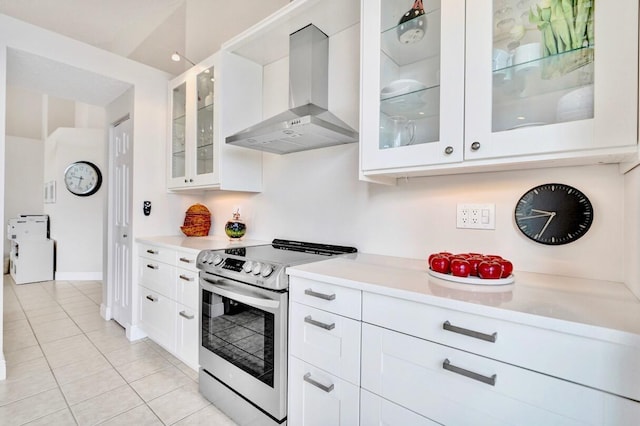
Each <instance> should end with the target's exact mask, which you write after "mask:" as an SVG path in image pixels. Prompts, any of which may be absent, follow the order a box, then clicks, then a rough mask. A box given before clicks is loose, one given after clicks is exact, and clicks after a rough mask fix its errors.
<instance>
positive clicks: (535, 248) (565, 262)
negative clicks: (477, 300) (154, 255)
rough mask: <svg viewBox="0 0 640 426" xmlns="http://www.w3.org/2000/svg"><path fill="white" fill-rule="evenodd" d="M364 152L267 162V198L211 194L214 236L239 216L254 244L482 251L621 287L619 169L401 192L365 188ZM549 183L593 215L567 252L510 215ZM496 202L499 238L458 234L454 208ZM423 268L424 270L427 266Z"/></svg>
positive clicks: (439, 181) (434, 183) (455, 180)
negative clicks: (587, 204)
mask: <svg viewBox="0 0 640 426" xmlns="http://www.w3.org/2000/svg"><path fill="white" fill-rule="evenodd" d="M357 170H358V146H357V144H350V145H344V146H338V147H333V148H325V149H320V150H314V151H307V152H301V153H295V154H288V155H283V156H277V155H273V154H265V155H264V191H263V192H262V193H260V194H252V195H248V194H241V193H232V194H227V193H218V192H211V193H208V194H207V195H206V196H205V198H204V199H203V200H204V203H205V204H206V205H207V206H208V207H209V209H210V210H211V211H212V214H213V228H212V232H211V233H212V234H214V235H224V223H225V222H226V220H227V219H228V218H230V217H231V213H232V211H233V209H234V208H235V207H237V206H239V207H241V213H242V217H243V218H244V219H245V220H246V222H247V226H248V232H247V238H250V239H261V240H271V239H272V238H275V237H278V238H290V239H297V240H307V241H317V242H326V243H333V244H345V245H353V246H355V247H357V248H358V249H359V250H360V251H361V252H367V253H377V254H384V255H390V256H401V257H409V258H417V259H426V257H427V256H428V254H429V253H431V252H435V251H442V250H448V251H452V252H466V251H473V252H483V253H493V254H499V255H502V256H504V257H507V258H509V259H511V260H512V261H513V262H514V265H515V268H516V269H517V270H523V271H534V272H542V273H553V274H559V275H567V276H580V277H591V278H598V279H606V280H612V281H622V280H623V279H624V259H623V257H624V256H623V255H624V250H623V240H624V232H625V229H624V225H623V222H624V180H625V179H624V176H623V175H621V174H619V172H618V168H617V166H615V165H603V166H589V167H565V168H552V169H538V170H525V171H512V172H495V173H478V174H467V175H452V176H436V177H428V178H413V179H409V180H408V181H400V182H398V185H397V186H391V187H390V186H383V185H376V184H368V183H364V182H360V181H358V177H357V175H358V173H357ZM550 182H560V183H566V184H569V185H572V186H575V187H576V188H578V189H580V190H581V191H582V192H584V193H585V194H586V195H587V196H588V197H589V199H590V200H591V202H592V204H593V206H594V210H595V214H594V223H593V225H592V227H591V229H590V231H589V232H588V233H587V234H586V235H585V236H584V237H582V238H581V239H580V240H578V241H575V242H573V243H570V244H567V245H564V246H556V247H553V246H545V245H541V244H537V243H534V242H532V241H530V240H529V239H527V238H526V237H524V236H523V235H521V233H520V231H518V230H517V228H516V227H515V224H514V221H513V209H514V207H515V204H516V202H517V201H518V199H519V198H520V196H521V195H522V194H524V193H525V192H526V191H527V190H528V189H530V188H532V187H534V186H536V185H539V184H542V183H550ZM465 202H470V203H485V202H486V203H495V205H496V229H495V230H468V229H464V230H463V229H456V220H455V215H456V204H457V203H465ZM425 267H426V263H425Z"/></svg>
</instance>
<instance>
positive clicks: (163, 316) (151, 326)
mask: <svg viewBox="0 0 640 426" xmlns="http://www.w3.org/2000/svg"><path fill="white" fill-rule="evenodd" d="M175 317H176V303H175V302H174V301H172V300H169V299H168V298H167V297H165V296H163V295H162V294H159V293H157V292H155V291H153V290H151V289H148V288H145V287H140V322H141V323H142V328H143V329H144V331H145V332H146V333H147V335H148V336H149V338H150V339H151V340H153V341H155V342H156V343H158V344H159V345H161V346H163V347H164V348H165V349H167V350H168V351H170V352H174V351H175V338H176V321H175Z"/></svg>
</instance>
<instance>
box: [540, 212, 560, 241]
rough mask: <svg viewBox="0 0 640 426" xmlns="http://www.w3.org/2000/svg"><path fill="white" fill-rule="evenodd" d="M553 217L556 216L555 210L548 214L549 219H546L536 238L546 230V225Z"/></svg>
mask: <svg viewBox="0 0 640 426" xmlns="http://www.w3.org/2000/svg"><path fill="white" fill-rule="evenodd" d="M554 217H556V212H552V213H551V216H549V219H547V223H545V224H544V226H543V227H542V230H541V231H540V233H539V234H538V238H539V237H542V234H544V231H546V230H547V226H549V224H550V223H551V221H552V220H553V218H554Z"/></svg>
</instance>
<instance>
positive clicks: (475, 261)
mask: <svg viewBox="0 0 640 426" xmlns="http://www.w3.org/2000/svg"><path fill="white" fill-rule="evenodd" d="M483 261H484V259H483V258H482V257H480V256H474V257H470V258H468V259H467V262H469V265H470V266H471V272H470V273H469V275H472V276H474V277H477V276H478V265H479V264H480V262H483Z"/></svg>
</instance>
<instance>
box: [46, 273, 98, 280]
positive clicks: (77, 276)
mask: <svg viewBox="0 0 640 426" xmlns="http://www.w3.org/2000/svg"><path fill="white" fill-rule="evenodd" d="M55 279H56V280H60V281H102V272H56V274H55Z"/></svg>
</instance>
